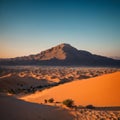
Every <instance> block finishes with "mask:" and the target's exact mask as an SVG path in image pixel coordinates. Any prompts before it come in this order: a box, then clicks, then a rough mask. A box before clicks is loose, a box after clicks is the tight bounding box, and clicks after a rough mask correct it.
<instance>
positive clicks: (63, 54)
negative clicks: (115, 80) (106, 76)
mask: <svg viewBox="0 0 120 120" xmlns="http://www.w3.org/2000/svg"><path fill="white" fill-rule="evenodd" d="M0 65H58V66H61V65H80V66H116V67H117V66H118V67H120V60H114V59H112V58H108V57H105V56H100V55H95V54H92V53H90V52H88V51H85V50H78V49H76V48H75V47H73V46H71V45H70V44H67V43H62V44H59V45H57V46H54V47H52V48H49V49H47V50H44V51H41V52H40V53H38V54H34V55H28V56H22V57H16V58H9V59H1V60H0Z"/></svg>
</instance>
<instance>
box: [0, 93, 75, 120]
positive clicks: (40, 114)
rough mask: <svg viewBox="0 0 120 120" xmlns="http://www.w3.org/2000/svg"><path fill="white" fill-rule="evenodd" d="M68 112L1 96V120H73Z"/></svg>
mask: <svg viewBox="0 0 120 120" xmlns="http://www.w3.org/2000/svg"><path fill="white" fill-rule="evenodd" d="M73 119H74V117H73V115H71V114H70V113H69V112H68V111H67V110H65V109H64V110H63V109H62V108H58V107H52V106H48V105H40V104H35V103H28V102H24V101H21V100H18V99H15V98H13V97H10V96H6V95H0V120H73Z"/></svg>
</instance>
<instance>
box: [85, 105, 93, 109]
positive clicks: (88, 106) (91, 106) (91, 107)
mask: <svg viewBox="0 0 120 120" xmlns="http://www.w3.org/2000/svg"><path fill="white" fill-rule="evenodd" d="M86 108H88V109H94V108H95V107H94V106H93V105H87V106H86Z"/></svg>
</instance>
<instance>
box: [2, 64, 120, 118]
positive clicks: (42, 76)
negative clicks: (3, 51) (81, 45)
mask: <svg viewBox="0 0 120 120" xmlns="http://www.w3.org/2000/svg"><path fill="white" fill-rule="evenodd" d="M119 88H120V69H119V68H102V67H99V68H97V67H94V68H92V67H88V68H87V67H58V66H54V67H51V66H49V67H48V66H2V67H0V119H1V120H56V119H58V120H120V89H119ZM66 100H71V101H72V105H71V106H67V105H66V104H64V102H63V101H66Z"/></svg>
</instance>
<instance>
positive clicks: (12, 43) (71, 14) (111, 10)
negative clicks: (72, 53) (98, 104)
mask: <svg viewBox="0 0 120 120" xmlns="http://www.w3.org/2000/svg"><path fill="white" fill-rule="evenodd" d="M119 6H120V1H119V0H101V1H97V0H91V1H90V0H69V1H68V0H17V1H16V0H11V1H9V0H1V1H0V18H1V19H0V26H1V27H0V48H1V50H0V58H13V57H18V56H26V55H30V54H37V53H39V52H41V51H43V50H46V49H49V48H51V47H53V46H56V45H58V44H61V43H69V44H71V45H72V46H73V47H76V48H77V49H79V50H86V51H89V52H91V53H93V54H98V55H103V56H108V57H116V58H117V57H118V58H120V54H119V53H120V47H119V46H120V22H119V21H120V14H119V13H120V7H119Z"/></svg>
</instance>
